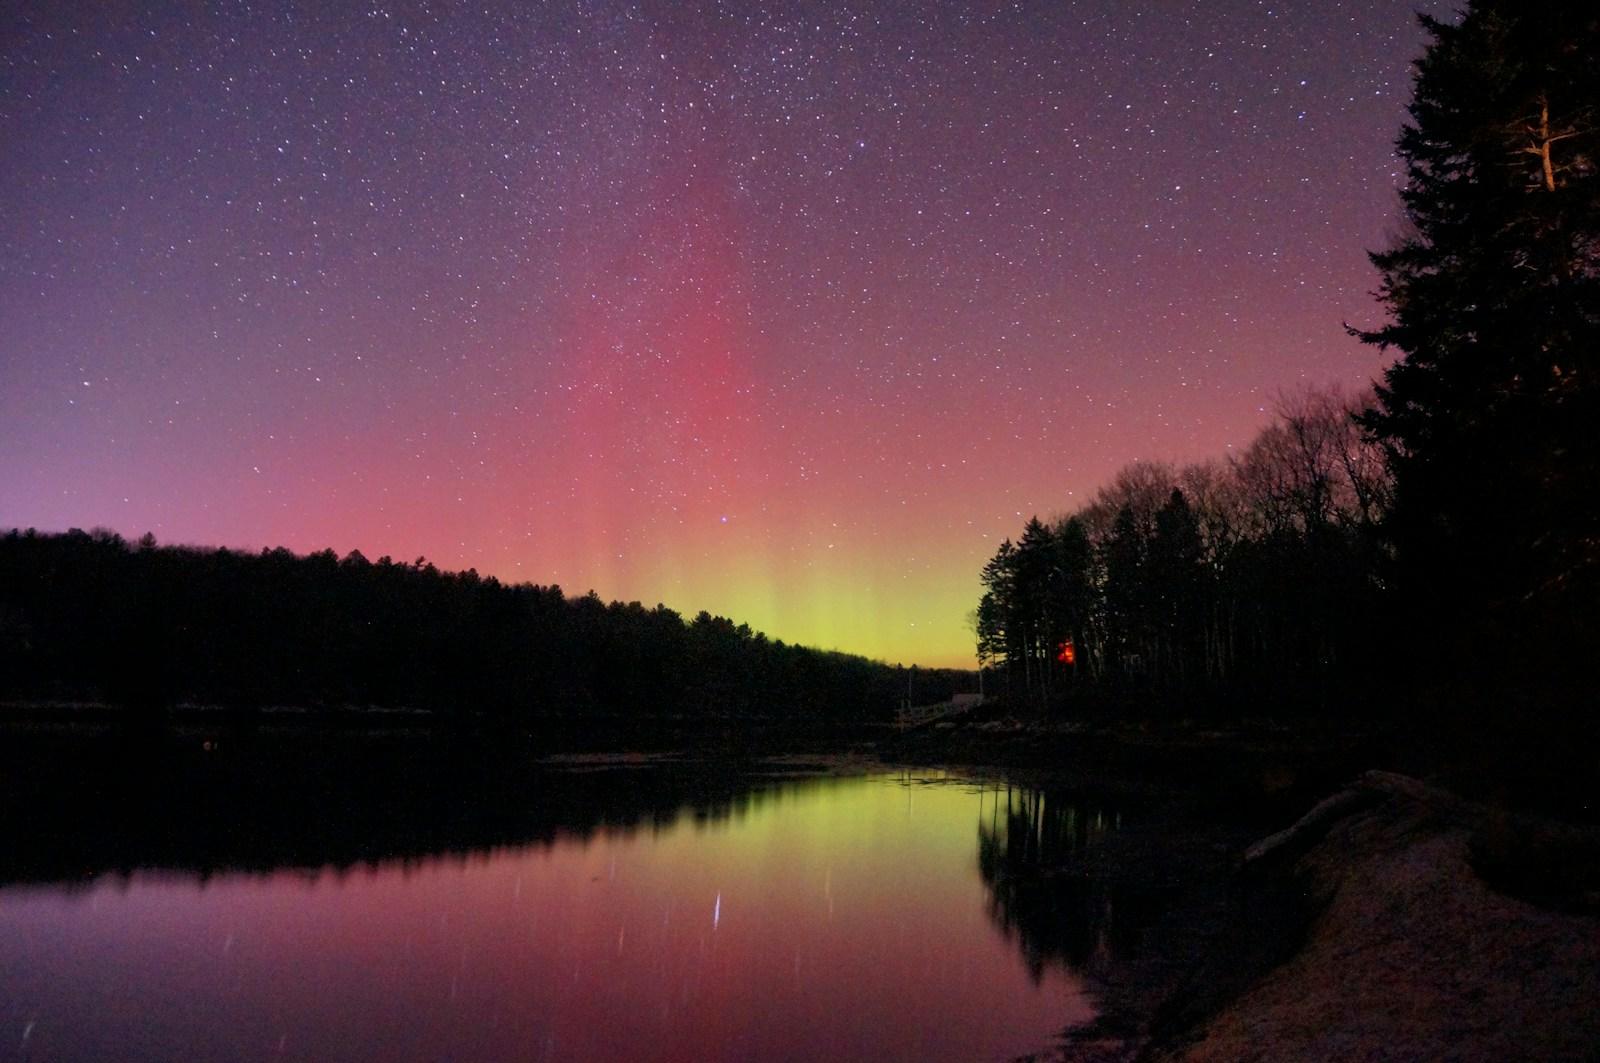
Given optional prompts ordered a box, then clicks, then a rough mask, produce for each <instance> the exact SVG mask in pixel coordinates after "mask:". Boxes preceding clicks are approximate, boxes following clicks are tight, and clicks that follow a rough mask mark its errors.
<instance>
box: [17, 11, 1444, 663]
mask: <svg viewBox="0 0 1600 1063" xmlns="http://www.w3.org/2000/svg"><path fill="white" fill-rule="evenodd" d="M1417 9H1421V10H1424V11H1427V12H1429V13H1431V14H1434V15H1436V16H1439V17H1444V18H1447V17H1449V16H1450V14H1451V9H1450V6H1449V5H1448V4H1445V3H1438V2H1431V3H1430V2H1426V0H1411V2H1402V0H1342V2H1341V0H1275V2H1265V3H1264V2H1254V0H1144V2H1139V0H1054V2H1050V3H1016V4H1005V5H1000V4H972V3H949V4H939V3H913V2H904V3H900V2H896V3H879V4H867V3H850V2H841V3H828V4H816V3H806V4H785V3H775V4H756V3H733V2H724V3H709V4H707V3H677V2H666V3H609V2H559V3H544V4H539V3H520V2H504V3H501V2H495V0H486V2H484V3H478V4H474V5H471V6H470V9H469V8H468V6H467V5H462V6H461V7H460V8H457V7H456V6H454V5H442V4H401V5H388V4H379V3H367V4H363V5H356V4H329V5H324V4H311V3H307V4H287V3H285V4H264V3H253V2H251V3H220V4H208V5H201V4H154V5H149V6H143V5H139V4H133V3H117V2H105V3H100V2H95V3H88V2H80V3H70V2H68V3H62V2H54V0H46V2H40V3H27V2H24V3H21V4H20V5H19V4H16V3H11V4H7V5H6V6H5V7H4V8H3V9H0V145H4V149H3V150H0V188H3V189H4V190H5V192H4V194H3V195H0V527H9V526H18V527H29V526H35V527H38V528H40V529H46V530H64V529H66V528H68V527H73V526H76V527H83V528H91V527H94V526H106V527H111V528H114V529H116V530H118V531H120V532H122V533H124V534H125V535H128V536H130V537H133V536H137V535H139V534H142V533H143V532H145V531H151V532H154V533H155V535H156V537H157V538H158V539H159V540H161V541H163V542H182V543H203V544H212V545H228V546H237V547H252V548H259V547H262V546H268V545H278V544H283V545H287V546H289V547H291V548H293V549H296V550H299V551H307V550H313V549H321V548H324V547H331V548H333V549H334V550H336V551H337V552H339V553H340V554H343V553H345V552H347V551H349V550H352V549H359V550H361V551H362V552H363V553H364V554H366V555H367V556H368V557H370V558H374V559H375V558H377V557H379V556H380V555H384V554H389V555H392V556H394V557H395V558H396V559H401V560H412V559H414V558H416V557H418V556H426V557H427V558H428V559H429V560H431V561H433V562H434V563H435V564H437V565H439V566H440V567H442V568H466V567H475V568H476V569H477V570H478V571H479V572H480V573H484V574H493V575H496V576H499V577H501V578H503V579H508V580H527V581H532V582H537V583H559V584H560V585H561V586H562V587H563V588H564V589H565V590H566V591H567V592H568V593H569V594H576V593H582V592H584V591H586V590H588V589H590V588H593V589H594V590H596V591H597V592H598V593H599V594H600V595H601V596H602V597H604V598H607V599H621V600H635V599H637V600H640V601H642V602H644V603H645V604H646V605H653V604H655V603H656V602H658V601H659V602H665V603H666V604H667V605H670V606H672V607H674V608H677V609H679V610H682V611H684V612H686V613H687V614H691V615H692V614H693V613H694V612H696V611H698V610H699V609H702V608H704V609H708V610H710V611H712V612H715V613H722V614H724V615H727V616H730V617H733V618H734V619H736V620H741V621H747V622H749V623H750V624H751V626H752V627H755V628H757V629H760V630H765V631H766V632H768V633H769V634H771V635H773V636H774V637H779V638H783V639H786V640H789V641H798V642H804V643H808V644H812V645H818V646H823V647H829V648H837V649H843V650H847V651H851V652H857V653H864V654H867V655H869V656H874V657H879V658H882V659H885V660H889V661H902V662H905V663H908V664H909V663H913V662H914V663H919V664H923V665H963V664H970V662H971V659H972V652H971V645H972V638H971V635H970V632H969V631H968V629H967V627H966V614H967V612H968V611H969V610H970V609H971V608H972V607H973V606H974V605H975V604H976V600H977V597H978V593H979V591H978V579H977V573H978V569H979V567H980V566H981V564H982V563H983V561H984V560H985V559H986V558H988V557H989V556H990V555H991V554H992V553H993V552H994V549H995V547H996V546H997V545H998V543H999V542H1000V540H1001V539H1003V538H1005V537H1006V536H1014V535H1015V534H1016V533H1017V531H1018V529H1019V528H1020V526H1021V524H1022V522H1023V521H1024V520H1025V519H1026V518H1027V517H1028V516H1030V515H1032V514H1034V513H1039V514H1041V515H1046V516H1048V515H1051V514H1056V513H1060V512H1063V511H1065V510H1067V509H1070V508H1072V507H1074V506H1075V505H1077V504H1079V503H1081V502H1083V501H1086V500H1087V499H1088V497H1089V496H1091V495H1092V494H1093V492H1094V491H1095V489H1096V488H1097V487H1098V486H1100V485H1101V484H1103V483H1104V482H1105V481H1106V480H1107V479H1108V478H1109V477H1110V476H1111V475H1112V474H1113V473H1114V472H1115V471H1116V470H1117V469H1118V468H1119V467H1121V466H1122V465H1124V464H1126V463H1128V462H1130V461H1132V460H1135V459H1140V458H1156V459H1165V460H1175V461H1189V460H1198V459H1202V458H1206V457H1211V456H1221V455H1224V454H1226V453H1227V451H1228V449H1229V448H1230V447H1238V446H1242V445H1243V444H1245V443H1247V442H1248V441H1249V439H1250V437H1251V436H1252V435H1253V434H1254V433H1255V431H1256V430H1257V429H1259V428H1260V427H1261V426H1262V425H1263V424H1264V423H1265V422H1266V420H1267V419H1268V417H1269V415H1270V411H1271V408H1272V405H1273V402H1274V400H1275V398H1276V396H1277V395H1279V394H1280V393H1281V392H1283V391H1284V390H1286V389H1294V388H1296V387H1300V386H1304V385H1305V384H1307V383H1316V384H1321V383H1333V382H1338V383H1343V384H1347V385H1360V384H1362V383H1363V382H1365V381H1366V380H1368V379H1370V378H1371V377H1372V376H1373V375H1374V374H1375V373H1376V372H1377V371H1378V370H1379V369H1380V368H1381V364H1382V363H1381V360H1380V359H1381V356H1380V355H1379V354H1378V353H1377V352H1375V351H1373V350H1371V349H1368V348H1364V347H1362V346H1361V345H1359V344H1358V343H1356V341H1354V340H1352V339H1350V338H1348V337H1347V336H1346V335H1345V334H1344V332H1343V330H1342V328H1341V323H1342V322H1344V321H1350V322H1352V323H1363V324H1371V323H1373V322H1374V321H1375V320H1376V319H1377V314H1378V310H1377V308H1376V306H1375V304H1374V303H1373V300H1372V297H1371V294H1370V293H1371V291H1372V289H1373V288H1374V287H1375V285H1376V276H1375V274H1374V272H1373V270H1372V268H1371V267H1370V265H1369V264H1368V263H1367V261H1366V258H1365V250H1366V249H1367V248H1369V247H1375V246H1379V245H1381V244H1382V243H1383V242H1384V241H1385V238H1386V235H1387V234H1388V233H1390V232H1391V231H1393V230H1394V228H1395V227H1396V222H1397V218H1398V209H1397V199H1396V195H1395V189H1396V187H1397V183H1398V179H1399V166H1398V164H1397V162H1396V159H1395V158H1394V156H1393V152H1392V142H1393V140H1394V137H1395V134H1396V133H1397V131H1398V129H1399V126H1400V123H1401V122H1402V120H1403V118H1404V107H1405V104H1406V102H1407V101H1408V99H1409V96H1410V62H1411V60H1412V59H1413V58H1414V57H1415V56H1416V55H1417V54H1418V53H1419V52H1420V50H1421V45H1422V33H1421V31H1420V29H1419V28H1418V27H1417V26H1416V24H1415V21H1414V17H1413V11H1414V10H1417Z"/></svg>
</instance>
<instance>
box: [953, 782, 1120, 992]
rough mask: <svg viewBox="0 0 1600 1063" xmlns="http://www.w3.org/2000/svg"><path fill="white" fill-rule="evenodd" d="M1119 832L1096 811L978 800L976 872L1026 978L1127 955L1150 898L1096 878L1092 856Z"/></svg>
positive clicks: (1039, 798)
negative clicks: (1019, 956)
mask: <svg viewBox="0 0 1600 1063" xmlns="http://www.w3.org/2000/svg"><path fill="white" fill-rule="evenodd" d="M1121 825H1122V814H1121V813H1120V812H1118V811H1115V810H1113V809H1110V808H1107V807H1106V806H1105V805H1103V804H1099V803H1095V802H1092V801H1088V800H1084V799H1082V798H1068V797H1066V796H1065V795H1062V794H1058V793H1050V792H1047V791H1043V790H1038V789H1033V788H1029V787H1015V786H1007V787H1004V788H996V789H993V790H990V791H988V792H987V793H986V794H985V795H984V800H983V804H982V808H981V811H980V813H979V817H978V870H979V873H980V874H981V875H982V877H983V881H984V885H985V886H987V887H988V891H989V914H990V915H991V916H992V917H993V919H994V921H995V922H996V923H997V924H998V925H999V926H1000V927H1001V928H1002V929H1003V930H1004V931H1005V933H1006V935H1007V936H1008V937H1010V938H1011V939H1012V940H1014V941H1015V942H1016V943H1017V945H1018V946H1019V947H1020V948H1021V950H1022V954H1023V957H1024V960H1025V962H1026V963H1027V966H1028V971H1029V973H1030V974H1031V975H1032V976H1033V977H1034V978H1039V977H1042V976H1043V974H1044V972H1045V970H1046V969H1047V968H1049V967H1051V966H1056V965H1060V966H1064V967H1068V968H1071V969H1074V970H1079V971H1084V970H1094V969H1096V968H1097V967H1099V966H1101V965H1103V964H1104V963H1105V962H1107V961H1108V960H1110V959H1112V958H1114V957H1120V956H1123V955H1125V954H1127V953H1128V952H1129V951H1131V950H1132V949H1133V948H1134V947H1135V946H1136V944H1137V936H1138V933H1139V930H1140V929H1141V928H1142V927H1143V926H1144V925H1146V922H1147V914H1148V911H1149V908H1150V902H1151V900H1152V897H1151V895H1150V891H1148V890H1140V889H1136V888H1134V887H1131V886H1129V885H1128V884H1126V883H1118V882H1113V881H1111V880H1110V879H1109V878H1108V877H1106V876H1104V875H1097V874H1096V873H1095V862H1094V860H1093V859H1092V854H1093V851H1094V850H1095V849H1096V848H1097V846H1098V845H1099V844H1100V843H1101V841H1102V840H1103V839H1104V838H1105V836H1106V835H1107V834H1109V833H1111V832H1113V831H1116V830H1118V829H1119V828H1120V827H1121Z"/></svg>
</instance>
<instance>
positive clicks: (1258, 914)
mask: <svg viewBox="0 0 1600 1063" xmlns="http://www.w3.org/2000/svg"><path fill="white" fill-rule="evenodd" d="M1550 839H1555V840H1554V841H1551V840H1550ZM1562 849H1566V850H1568V852H1569V855H1570V856H1571V859H1570V860H1569V861H1568V862H1567V864H1568V866H1570V865H1571V864H1574V863H1576V864H1578V865H1584V866H1588V865H1589V864H1590V863H1591V862H1592V860H1593V853H1594V851H1595V849H1594V838H1593V835H1592V834H1589V833H1585V832H1581V831H1576V830H1575V829H1573V828H1567V827H1562V826H1558V825H1554V824H1543V823H1542V822H1540V821H1534V820H1525V821H1518V822H1516V823H1508V822H1507V821H1506V820H1505V819H1504V817H1503V816H1501V815H1499V814H1497V813H1494V812H1492V811H1490V810H1489V809H1487V808H1485V807H1483V806H1480V805H1476V804H1473V803H1470V802H1467V801H1464V800H1461V799H1459V798H1457V797H1455V796H1453V795H1452V794H1450V793H1448V792H1446V791H1443V790H1439V789H1436V788H1434V787H1430V786H1427V785H1425V784H1423V783H1420V782H1417V781H1415V780H1413V779H1410V778H1407V777H1404V776H1398V775H1392V774H1388V773H1382V772H1371V773H1368V774H1367V775H1366V776H1364V777H1362V778H1361V779H1360V780H1359V781H1358V782H1357V783H1355V784H1354V785H1352V786H1350V787H1348V788H1347V789H1345V790H1343V791H1341V792H1340V793H1338V794H1335V795H1334V796H1333V797H1331V798H1329V799H1328V800H1326V801H1324V802H1322V803H1321V804H1320V805H1318V806H1317V807H1316V808H1315V809H1313V810H1312V811H1311V812H1310V813H1308V814H1307V815H1306V816H1305V817H1304V818H1302V819H1301V820H1300V821H1299V822H1298V823H1296V824H1295V825H1294V826H1293V827H1290V828H1289V829H1287V830H1285V831H1283V832H1281V833H1280V834H1277V835H1274V836H1272V837H1270V838H1267V839H1265V840H1263V841H1262V842H1260V843H1258V844H1256V845H1255V846H1253V847H1251V849H1250V850H1249V851H1248V852H1247V853H1246V855H1245V859H1244V863H1243V866H1242V868H1241V869H1240V872H1239V877H1238V881H1237V884H1236V889H1237V897H1236V900H1235V905H1236V908H1237V911H1236V916H1235V917H1236V919H1237V921H1238V926H1237V929H1238V934H1237V935H1236V936H1234V937H1232V938H1225V939H1224V940H1226V941H1227V944H1226V945H1224V946H1222V947H1221V948H1218V949H1215V950H1214V953H1215V954H1214V955H1212V956H1211V957H1210V958H1209V961H1208V964H1207V965H1206V966H1205V967H1203V968H1202V970H1201V971H1199V972H1198V974H1197V977H1196V979H1195V981H1194V982H1192V983H1191V990H1193V991H1196V992H1199V993H1200V995H1202V996H1203V995H1204V987H1205V985H1206V983H1207V981H1208V980H1209V979H1211V978H1213V977H1224V972H1226V971H1227V969H1228V968H1229V967H1230V966H1231V967H1232V968H1233V970H1232V974H1233V976H1234V978H1235V979H1237V978H1238V975H1239V973H1240V964H1241V963H1243V964H1245V965H1246V966H1248V965H1250V964H1251V963H1252V960H1251V959H1250V957H1251V956H1252V955H1253V956H1254V957H1255V959H1254V961H1253V963H1254V966H1256V968H1257V970H1256V971H1255V972H1252V974H1256V975H1259V977H1251V978H1249V979H1248V980H1247V981H1248V984H1246V985H1244V986H1242V987H1241V988H1240V989H1239V991H1238V992H1237V994H1236V995H1231V994H1230V996H1229V997H1226V998H1224V999H1221V1000H1217V999H1213V1000H1212V1001H1210V1002H1209V1003H1208V1004H1207V1005H1206V1006H1204V1007H1203V1008H1201V1009H1198V1010H1200V1011H1201V1012H1203V1013H1208V1016H1207V1017H1201V1016H1200V1015H1195V1014H1192V1012H1193V1011H1195V1010H1196V1009H1193V1008H1191V1009H1190V1011H1191V1014H1190V1015H1189V1016H1187V1017H1184V1016H1183V1015H1182V1012H1183V1011H1184V1010H1185V1009H1184V1006H1183V1003H1182V1001H1181V999H1180V1000H1175V1001H1174V1004H1173V1007H1172V1008H1170V1009H1169V1014H1168V1015H1167V1017H1166V1018H1167V1021H1166V1022H1165V1023H1164V1024H1163V1025H1165V1026H1166V1027H1167V1029H1166V1030H1165V1031H1164V1032H1162V1033H1158V1035H1157V1038H1156V1041H1155V1042H1154V1043H1152V1044H1150V1045H1148V1046H1147V1048H1146V1051H1145V1052H1144V1053H1143V1054H1142V1056H1143V1058H1148V1059H1156V1060H1164V1061H1177V1060H1183V1061H1190V1063H1199V1061H1224V1060H1226V1061H1238V1060H1420V1059H1451V1060H1461V1061H1479V1060H1482V1061H1489V1060H1515V1059H1528V1060H1534V1059H1537V1060H1585V1059H1600V917H1597V916H1596V915H1595V914H1594V911H1595V909H1594V900H1595V898H1594V896H1593V894H1592V893H1585V892H1584V890H1585V889H1589V888H1592V886H1589V885H1582V884H1580V885H1578V886H1577V887H1576V888H1575V889H1574V888H1569V887H1571V884H1572V881H1573V880H1572V879H1570V877H1569V878H1568V879H1562V878H1561V875H1560V873H1559V871H1558V873H1557V875H1556V879H1557V881H1556V886H1557V887H1558V891H1557V894H1556V895H1552V896H1544V897H1541V898H1539V900H1538V903H1534V902H1532V901H1529V900H1524V899H1520V898H1519V897H1516V896H1511V895H1509V894H1508V893H1506V892H1502V891H1501V890H1500V889H1497V888H1495V887H1494V886H1492V885H1490V883H1489V882H1487V881H1485V874H1487V876H1488V877H1489V878H1492V879H1495V880H1496V881H1497V882H1500V883H1501V884H1507V883H1508V882H1510V883H1512V885H1511V887H1510V888H1513V889H1517V891H1518V892H1527V891H1526V890H1525V889H1520V888H1518V887H1519V885H1526V883H1525V882H1524V883H1520V884H1518V883H1516V879H1517V877H1518V876H1517V874H1516V868H1515V866H1514V864H1515V861H1516V859H1517V858H1518V856H1519V854H1521V855H1526V854H1529V853H1538V854H1540V855H1541V858H1544V859H1547V858H1548V857H1549V855H1550V853H1551V852H1553V851H1555V852H1559V851H1560V850H1562ZM1557 863H1559V861H1557V862H1552V864H1551V866H1552V867H1556V866H1557ZM1480 870H1482V871H1484V873H1480ZM1544 877H1545V878H1546V879H1547V880H1548V879H1549V876H1544ZM1537 878H1538V876H1534V880H1537ZM1560 890H1565V891H1566V892H1565V893H1561V892H1560ZM1286 927H1287V928H1289V929H1288V930H1287V933H1288V936H1289V939H1290V940H1288V941H1287V942H1283V941H1281V939H1282V938H1283V937H1284V936H1285V932H1286V931H1285V928H1286ZM1252 937H1255V938H1256V939H1257V940H1258V944H1259V941H1260V940H1261V939H1263V938H1269V937H1272V938H1278V939H1280V944H1281V945H1283V946H1285V947H1284V948H1283V949H1282V951H1284V952H1287V953H1288V955H1287V958H1284V959H1282V962H1275V960H1276V957H1272V958H1269V959H1267V960H1263V959H1262V957H1263V956H1264V955H1265V953H1263V952H1262V950H1261V949H1260V948H1259V947H1254V948H1253V947H1252V943H1251V941H1250V939H1251V938H1252ZM1295 937H1299V939H1300V940H1299V942H1298V947H1295V944H1296V942H1295V941H1294V938H1295ZM1268 951H1272V950H1268ZM1207 967H1209V968H1210V970H1209V971H1208V970H1207V969H1206V968H1207ZM1263 968H1264V970H1263Z"/></svg>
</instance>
